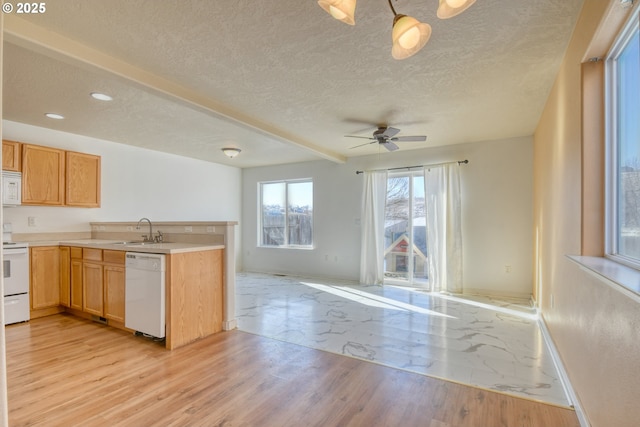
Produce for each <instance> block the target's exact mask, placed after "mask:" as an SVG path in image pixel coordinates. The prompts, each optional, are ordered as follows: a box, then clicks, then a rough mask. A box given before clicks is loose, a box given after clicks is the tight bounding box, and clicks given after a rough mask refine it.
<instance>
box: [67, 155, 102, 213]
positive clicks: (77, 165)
mask: <svg viewBox="0 0 640 427" xmlns="http://www.w3.org/2000/svg"><path fill="white" fill-rule="evenodd" d="M66 170H67V174H66V177H67V192H66V201H65V204H66V205H67V206H78V207H85V208H98V207H100V156H94V155H92V154H85V153H76V152H74V151H67V165H66Z"/></svg>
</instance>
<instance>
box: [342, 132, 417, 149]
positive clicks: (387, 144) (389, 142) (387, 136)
mask: <svg viewBox="0 0 640 427" xmlns="http://www.w3.org/2000/svg"><path fill="white" fill-rule="evenodd" d="M399 132H400V129H396V128H393V127H390V126H379V127H378V129H376V130H375V131H373V135H372V136H370V137H369V136H359V135H345V136H346V137H347V138H362V139H368V140H370V141H371V142H365V143H364V144H359V145H356V146H353V147H351V148H358V147H364V146H365V145H369V144H378V145H380V146H382V147H384V148H386V149H387V150H389V151H395V150H397V149H398V148H400V147H398V146H397V145H396V144H395V143H396V142H403V141H406V142H418V141H426V140H427V137H426V136H424V135H416V136H396V135H397V134H398V133H399Z"/></svg>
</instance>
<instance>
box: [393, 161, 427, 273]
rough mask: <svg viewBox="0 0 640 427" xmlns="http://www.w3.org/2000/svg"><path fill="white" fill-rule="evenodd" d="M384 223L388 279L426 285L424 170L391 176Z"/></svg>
mask: <svg viewBox="0 0 640 427" xmlns="http://www.w3.org/2000/svg"><path fill="white" fill-rule="evenodd" d="M384 224H385V225H384V230H385V231H384V243H385V250H384V276H385V281H386V282H388V283H396V284H414V285H416V284H417V285H419V284H426V282H427V271H428V264H427V234H426V221H425V205H424V175H423V173H422V171H420V172H419V173H411V172H409V173H407V172H403V173H396V174H393V175H389V178H388V180H387V202H386V207H385V218H384Z"/></svg>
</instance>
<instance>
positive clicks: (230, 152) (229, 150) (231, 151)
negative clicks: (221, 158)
mask: <svg viewBox="0 0 640 427" xmlns="http://www.w3.org/2000/svg"><path fill="white" fill-rule="evenodd" d="M241 151H242V150H241V149H239V148H233V147H225V148H223V149H222V152H223V153H224V155H225V156H227V157H228V158H230V159H233V158H234V157H235V156H237V155H238V154H240V152H241Z"/></svg>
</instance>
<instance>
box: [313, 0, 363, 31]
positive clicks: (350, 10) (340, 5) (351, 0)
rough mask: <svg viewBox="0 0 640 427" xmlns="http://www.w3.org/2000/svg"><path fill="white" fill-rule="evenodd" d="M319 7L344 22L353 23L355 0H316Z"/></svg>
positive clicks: (354, 21)
mask: <svg viewBox="0 0 640 427" xmlns="http://www.w3.org/2000/svg"><path fill="white" fill-rule="evenodd" d="M318 4H319V5H320V7H321V8H323V9H324V10H325V11H327V13H328V14H330V15H331V16H333V17H334V18H336V19H337V20H338V21H342V22H344V23H345V24H349V25H355V24H356V20H355V17H354V15H355V12H356V0H318Z"/></svg>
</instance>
